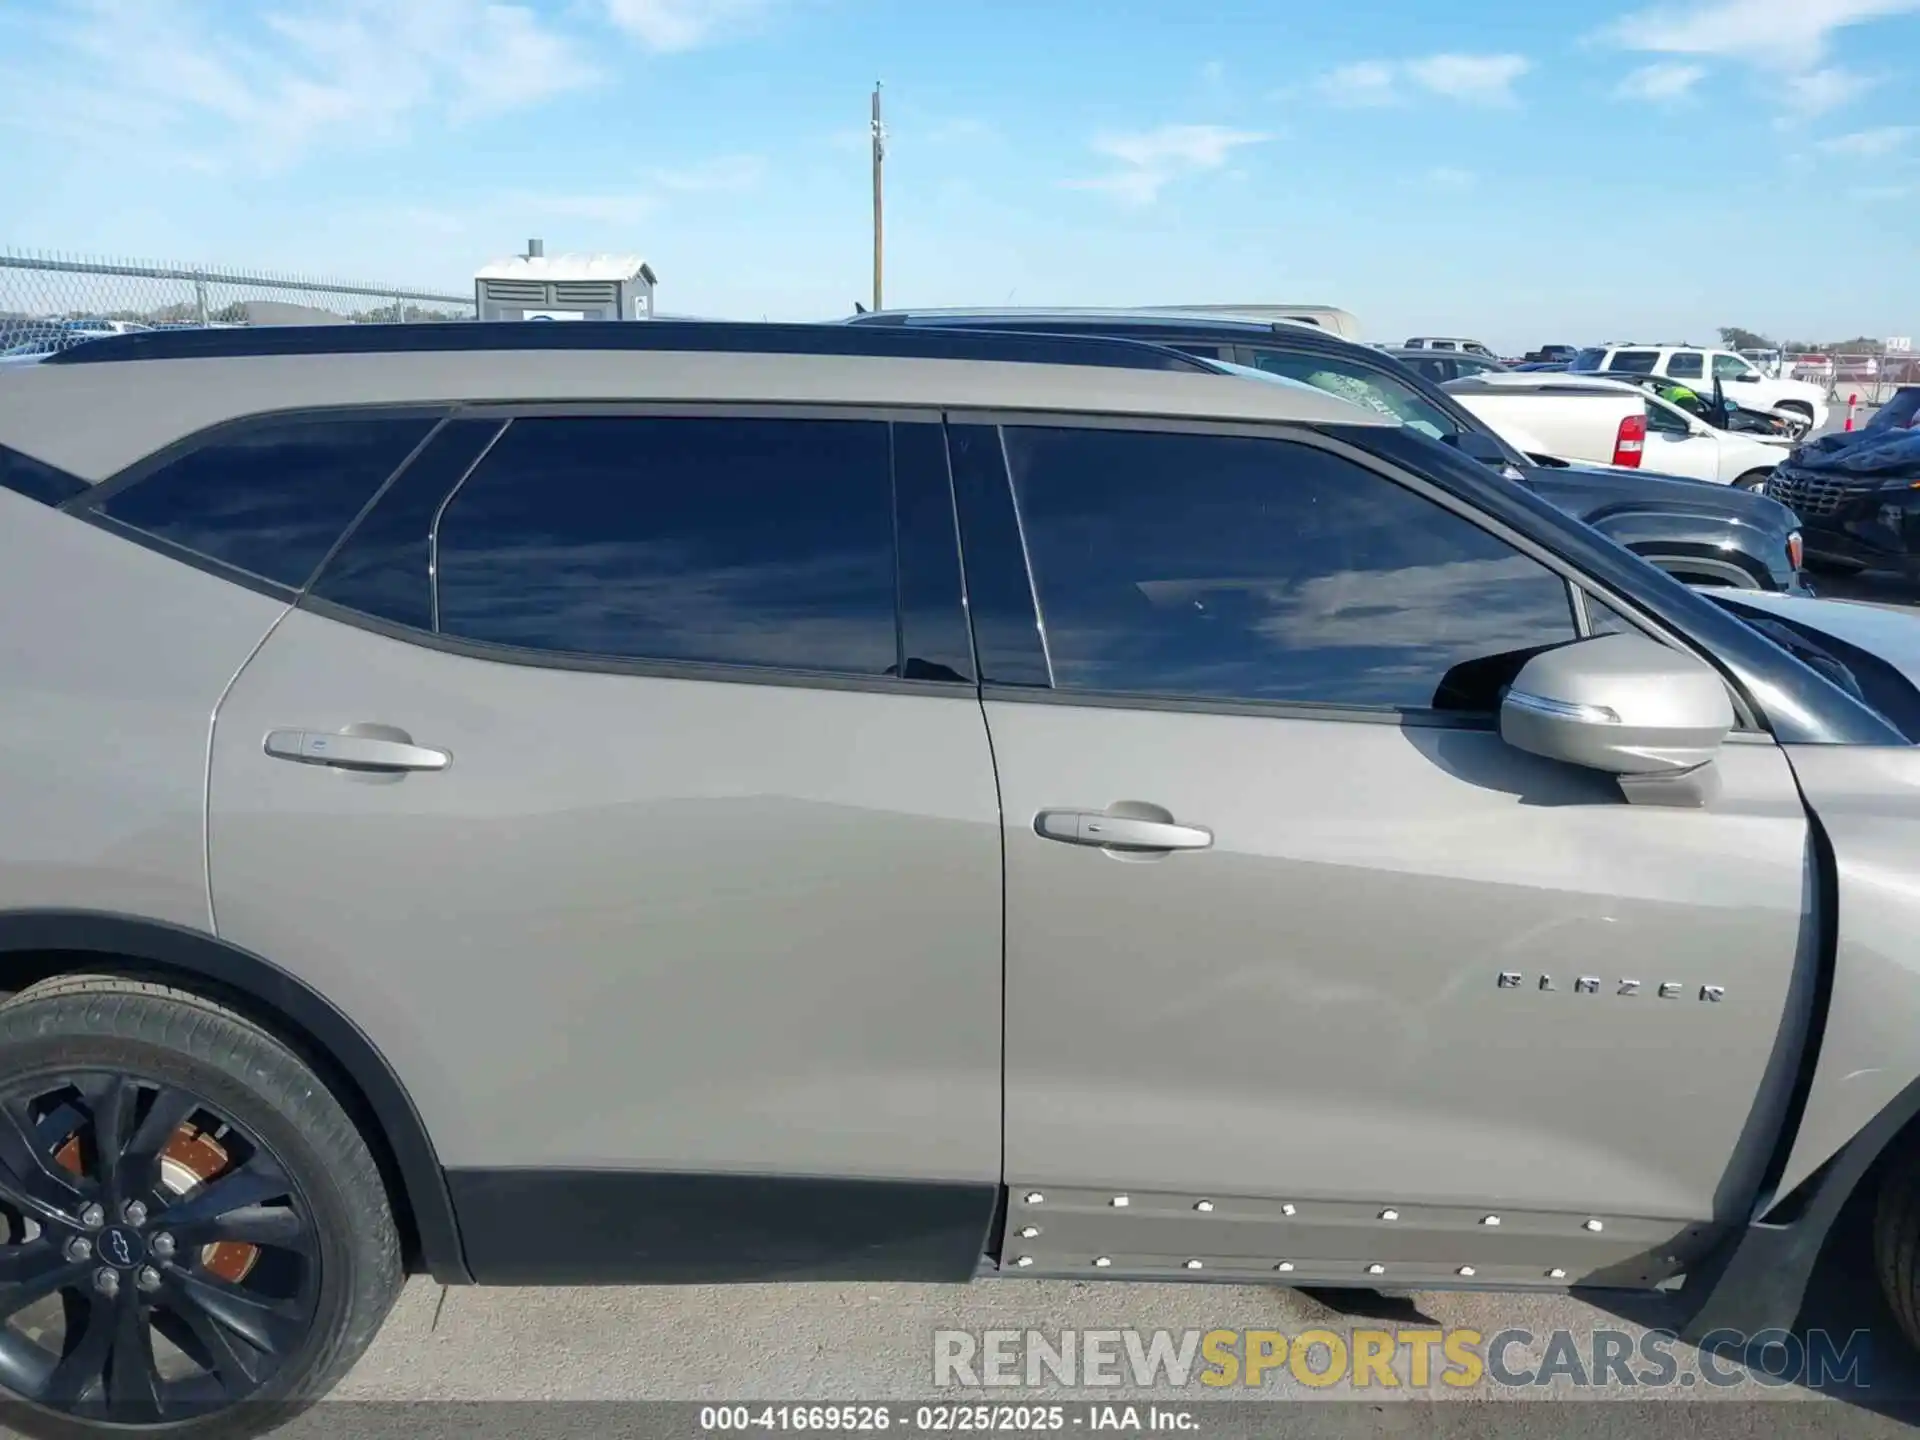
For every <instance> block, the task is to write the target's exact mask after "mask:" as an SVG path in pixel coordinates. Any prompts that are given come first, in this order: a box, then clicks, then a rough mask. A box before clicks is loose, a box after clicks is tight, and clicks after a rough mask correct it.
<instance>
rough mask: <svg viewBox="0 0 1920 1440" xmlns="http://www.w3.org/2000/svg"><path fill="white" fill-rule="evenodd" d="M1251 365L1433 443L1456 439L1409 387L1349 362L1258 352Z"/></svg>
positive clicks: (1456, 431)
mask: <svg viewBox="0 0 1920 1440" xmlns="http://www.w3.org/2000/svg"><path fill="white" fill-rule="evenodd" d="M1253 363H1254V364H1255V365H1256V366H1258V367H1259V368H1260V369H1262V370H1264V371H1266V372H1267V373H1268V374H1271V375H1278V376H1281V377H1282V378H1284V379H1287V380H1292V381H1295V382H1297V383H1300V384H1303V385H1311V386H1312V387H1313V388H1314V389H1316V390H1324V391H1326V392H1327V393H1328V394H1329V395H1337V396H1339V397H1340V398H1341V399H1342V400H1345V401H1348V402H1349V403H1351V404H1354V405H1359V406H1361V407H1362V408H1364V409H1368V410H1377V411H1379V412H1380V413H1381V414H1383V415H1391V416H1393V418H1394V419H1396V420H1398V421H1399V422H1400V423H1401V424H1402V425H1405V426H1407V427H1408V428H1409V429H1413V430H1418V431H1419V432H1420V433H1421V434H1422V435H1427V436H1430V437H1432V438H1433V439H1435V440H1455V439H1458V438H1459V435H1460V426H1459V425H1457V424H1456V423H1455V422H1454V420H1453V417H1452V416H1450V415H1448V414H1447V412H1446V411H1444V410H1442V409H1440V408H1439V407H1438V406H1437V405H1434V404H1432V403H1430V402H1428V401H1426V400H1424V399H1422V398H1421V397H1420V396H1419V395H1418V394H1416V393H1415V392H1414V391H1413V390H1412V389H1411V388H1410V387H1408V386H1406V385H1402V384H1400V383H1398V382H1397V381H1395V380H1393V379H1391V378H1390V377H1388V376H1386V375H1382V374H1380V373H1379V372H1377V371H1372V370H1367V369H1363V368H1362V367H1360V366H1358V365H1355V364H1353V363H1352V362H1350V361H1346V360H1337V359H1334V358H1333V357H1332V356H1327V355H1302V354H1299V353H1298V352H1288V351H1284V350H1261V351H1257V352H1256V353H1255V355H1254V358H1253ZM1236 368H1237V367H1236Z"/></svg>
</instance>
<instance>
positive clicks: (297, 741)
mask: <svg viewBox="0 0 1920 1440" xmlns="http://www.w3.org/2000/svg"><path fill="white" fill-rule="evenodd" d="M266 749H267V754H269V755H271V756H273V758H274V759H276V760H298V761H301V762H302V763H304V764H307V765H337V766H340V767H341V768H343V769H348V770H444V769H446V768H447V765H448V763H449V762H450V761H452V759H453V757H452V756H451V755H449V754H448V753H447V752H446V751H444V750H431V749H429V748H427V747H426V746H425V745H414V744H411V743H409V742H407V741H404V740H385V739H382V738H380V737H379V736H375V735H336V734H333V733H331V732H329V731H325V730H273V731H269V732H268V734H267V746H266Z"/></svg>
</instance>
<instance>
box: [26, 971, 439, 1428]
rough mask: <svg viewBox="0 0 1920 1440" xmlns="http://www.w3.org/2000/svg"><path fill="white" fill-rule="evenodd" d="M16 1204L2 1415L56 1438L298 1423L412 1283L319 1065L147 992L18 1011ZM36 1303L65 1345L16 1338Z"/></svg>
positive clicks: (91, 980)
mask: <svg viewBox="0 0 1920 1440" xmlns="http://www.w3.org/2000/svg"><path fill="white" fill-rule="evenodd" d="M149 1092H151V1093H149ZM176 1114H180V1115H181V1116H182V1118H180V1119H178V1120H176V1119H175V1118H174V1117H175V1115H176ZM117 1116H124V1121H123V1122H122V1123H115V1117H117ZM215 1122H220V1123H219V1124H216V1123H215ZM69 1132H70V1133H69ZM63 1135H64V1136H65V1137H66V1138H64V1139H63V1138H62V1137H63ZM107 1141H111V1143H103V1142H107ZM108 1155H111V1156H115V1157H117V1158H115V1159H110V1160H105V1161H104V1163H103V1157H104V1156H108ZM223 1186H225V1187H227V1188H225V1189H222V1188H221V1187H223ZM130 1197H139V1198H137V1199H136V1198H130ZM143 1206H144V1208H143ZM30 1207H31V1208H30ZM90 1209H97V1210H99V1211H100V1212H101V1213H98V1214H90V1213H88V1212H89V1210H90ZM0 1214H3V1215H5V1217H6V1234H5V1237H4V1239H5V1240H6V1241H7V1242H8V1243H5V1244H0V1316H3V1317H8V1318H0V1396H4V1404H5V1410H4V1414H3V1415H0V1418H3V1419H4V1421H5V1423H7V1424H8V1425H10V1426H12V1427H13V1428H15V1429H18V1430H21V1431H24V1432H27V1433H28V1434H32V1435H39V1436H47V1437H57V1440H77V1437H93V1436H100V1435H104V1434H108V1433H113V1434H118V1435H123V1436H124V1435H126V1434H128V1433H129V1432H131V1433H132V1434H134V1435H139V1434H142V1433H148V1434H164V1435H167V1436H170V1437H180V1440H238V1437H244V1436H250V1435H256V1434H260V1433H262V1432H263V1431H265V1430H268V1429H271V1428H273V1427H274V1426H277V1425H279V1424H282V1423H284V1422H285V1421H286V1420H288V1419H290V1418H291V1417H292V1416H293V1415H294V1414H296V1413H297V1412H298V1411H299V1410H301V1409H303V1408H305V1407H306V1406H307V1405H309V1404H311V1403H312V1402H313V1401H315V1400H318V1399H319V1398H320V1397H321V1396H322V1395H323V1394H325V1393H326V1391H327V1390H329V1389H330V1388H331V1387H332V1386H333V1385H334V1384H335V1383H336V1382H337V1381H338V1380H339V1379H340V1378H341V1377H342V1376H343V1375H345V1374H346V1372H347V1371H348V1370H349V1369H350V1368H351V1367H352V1365H353V1363H354V1362H355V1361H356V1360H358V1359H359V1357H360V1355H361V1353H362V1352H363V1351H364V1350H365V1349H366V1348H367V1345H368V1344H369V1343H370V1342H371V1341H372V1339H373V1337H374V1335H375V1334H376V1333H377V1332H378V1330H379V1328H380V1325H381V1322H382V1321H384V1320H385V1318H386V1315H387V1312H388V1310H389V1309H391V1308H392V1305H393V1302H394V1300H395V1298H396V1297H397V1296H398V1294H399V1290H400V1285H401V1283H402V1278H403V1277H402V1274H401V1263H400V1244H399V1236H398V1233H397V1231H396V1228H395V1225H394V1220H393V1214H392V1210H391V1207H390V1205H389V1202H388V1198H387V1193H386V1189H385V1186H384V1185H383V1183H382V1181H381V1178H380V1173H379V1170H378V1168H377V1167H376V1165H375V1163H374V1159H373V1156H372V1154H371V1153H370V1152H369V1150H368V1147H367V1144H366V1141H365V1140H364V1139H363V1138H362V1137H361V1135H360V1133H359V1131H358V1130H357V1129H356V1127H355V1126H354V1124H353V1122H352V1121H351V1120H350V1119H349V1118H348V1116H347V1113H346V1111H345V1110H343V1109H342V1108H341V1106H340V1104H339V1102H338V1101H336V1100H335V1099H334V1097H333V1095H332V1094H331V1093H330V1092H329V1091H328V1090H327V1088H326V1086H325V1085H324V1084H323V1083H322V1082H321V1081H320V1079H319V1078H318V1077H317V1076H316V1075H315V1074H314V1072H313V1071H312V1070H311V1069H310V1068H309V1067H308V1066H307V1064H306V1063H305V1062H304V1061H302V1060H301V1059H300V1058H299V1057H298V1056H297V1055H295V1054H294V1053H293V1051H292V1050H290V1049H288V1048H287V1047H286V1046H285V1045H283V1044H282V1043H281V1042H280V1041H278V1040H277V1039H275V1038H274V1037H273V1036H272V1035H270V1034H268V1033H267V1032H266V1031H265V1030H263V1029H261V1028H260V1027H258V1026H257V1025H255V1024H253V1023H252V1022H251V1021H249V1020H246V1019H244V1018H242V1017H241V1016H239V1015H236V1014H234V1013H233V1012H232V1011H230V1010H228V1009H226V1008H224V1007H223V1006H221V1005H218V1004H216V1003H214V1002H213V1001H211V1000H208V999H206V998H205V997H203V996H199V995H195V994H191V993H189V992H187V991H183V990H176V989H173V988H171V987H169V986H166V985H160V984H153V983H148V982H143V981H137V980H128V979H122V978H116V977H111V976H101V975H82V976H67V977H61V978H58V979H54V980H49V981H46V982H44V983H42V984H39V985H35V986H32V987H31V988H29V989H27V990H23V991H21V992H20V993H19V994H18V995H15V996H14V997H12V998H11V999H10V1000H8V1001H7V1002H6V1003H5V1004H3V1005H0ZM42 1218H45V1223H44V1224H40V1223H39V1222H40V1220H41V1219H42ZM36 1224H38V1225H39V1229H38V1233H37V1234H34V1233H32V1232H33V1231H34V1228H35V1226H36ZM175 1231H179V1232H180V1234H179V1236H178V1238H175V1236H174V1233H173V1232H175ZM83 1244H84V1245H85V1247H86V1248H85V1249H81V1248H79V1247H80V1246H82V1245H83ZM76 1257H77V1258H78V1260H79V1261H80V1263H78V1264H74V1263H72V1262H73V1261H74V1260H75V1259H76ZM109 1273H111V1274H113V1275H115V1276H116V1277H117V1279H116V1280H115V1281H113V1282H112V1283H111V1284H109V1282H108V1281H107V1280H106V1279H105V1278H104V1277H105V1276H106V1275H107V1274H109ZM49 1276H52V1277H53V1280H52V1282H51V1283H50V1281H49ZM29 1292H44V1297H43V1298H40V1299H32V1298H28V1299H26V1300H24V1301H23V1299H22V1297H26V1296H28V1295H29ZM36 1307H41V1308H47V1307H53V1308H52V1313H53V1314H54V1315H55V1316H56V1317H57V1318H59V1319H60V1320H61V1325H60V1330H61V1332H62V1333H61V1338H60V1340H59V1341H58V1342H57V1344H49V1343H47V1342H45V1340H44V1336H45V1329H44V1328H43V1329H42V1330H41V1331H40V1332H39V1336H38V1338H35V1337H34V1336H32V1335H30V1334H29V1333H28V1331H27V1329H26V1328H25V1327H24V1326H21V1327H16V1326H15V1325H14V1322H13V1318H11V1317H15V1316H17V1315H21V1314H26V1315H31V1314H32V1313H33V1311H34V1309H35V1308H36ZM129 1315H132V1316H133V1317H134V1318H133V1319H131V1320H130V1319H128V1318H127V1317H128V1316H129ZM42 1325H43V1327H44V1325H45V1322H44V1321H43V1322H42ZM141 1336H144V1337H145V1338H144V1340H143V1339H141V1338H140V1337H141ZM250 1337H251V1338H250ZM162 1340H164V1341H165V1342H166V1344H165V1346H164V1347H163V1346H162V1345H160V1344H159V1342H160V1341H162ZM48 1359H51V1360H52V1362H53V1364H52V1366H51V1368H48V1367H47V1366H46V1364H45V1362H46V1361H47V1360H48ZM169 1366H171V1367H172V1370H173V1372H174V1373H172V1374H168V1373H167V1371H168V1368H169Z"/></svg>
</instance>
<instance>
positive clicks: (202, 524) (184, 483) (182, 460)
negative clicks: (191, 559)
mask: <svg viewBox="0 0 1920 1440" xmlns="http://www.w3.org/2000/svg"><path fill="white" fill-rule="evenodd" d="M433 424H434V422H433V420H432V419H430V418H424V417H412V418H404V419H403V418H398V417H393V418H386V417H381V418H375V417H366V416H352V417H349V416H341V417H327V418H307V419H299V420H279V421H267V422H262V423H258V424H249V425H245V426H241V427H236V428H234V429H232V430H229V431H225V432H215V433H213V434H210V435H208V436H207V437H206V438H205V439H204V440H203V442H202V443H200V444H198V445H195V446H194V447H193V448H192V449H190V450H188V451H187V452H186V453H185V454H182V455H180V456H178V457H176V458H173V459H170V460H167V461H165V462H163V463H162V464H161V465H160V466H159V467H158V468H157V469H155V470H153V471H152V472H151V473H149V474H147V475H145V476H144V477H142V478H140V479H138V480H136V481H134V482H133V483H132V484H130V485H128V486H127V487H126V488H124V489H115V490H113V491H112V492H110V493H109V494H107V495H106V496H105V498H104V499H103V500H102V501H101V504H100V506H99V508H100V511H101V513H102V514H104V515H106V516H108V517H109V518H110V519H113V520H116V521H118V522H120V523H121V524H123V525H127V526H130V527H132V528H133V529H135V530H138V531H140V532H142V533H143V534H147V535H152V536H154V537H156V538H157V539H160V540H165V541H168V542H169V543H171V544H174V545H178V546H180V547H182V548H183V549H186V550H189V551H192V552H193V553H194V554H196V555H203V556H206V557H207V558H208V559H212V560H218V561H221V562H223V563H224V564H227V565H231V566H234V567H235V568H236V569H239V570H244V571H246V572H248V573H249V574H252V575H257V576H260V577H261V578H263V579H266V580H272V581H276V582H278V583H279V584H282V585H286V586H289V587H292V588H295V589H297V588H299V587H300V586H302V585H305V584H306V583H307V580H308V578H309V577H310V576H312V574H313V572H314V569H315V567H316V566H318V565H319V563H320V562H321V560H322V559H324V558H325V556H326V553H327V551H328V550H330V549H332V548H333V545H334V542H335V541H337V540H338V539H339V538H340V536H341V535H342V534H343V533H345V531H346V528H347V526H348V525H350V524H352V522H353V519H354V517H355V516H356V515H358V514H359V513H360V511H361V509H362V508H363V507H364V506H365V505H366V503H367V502H368V501H369V500H371V499H372V498H373V497H374V494H375V493H376V492H377V491H378V490H379V488H380V486H381V485H382V484H383V483H384V482H385V481H386V479H387V478H388V476H390V475H392V474H393V472H394V471H395V470H396V469H398V468H399V466H400V465H401V463H402V462H404V461H405V460H406V458H407V456H408V455H410V454H411V453H412V452H413V450H414V449H415V447H417V446H418V445H419V443H420V442H421V441H422V440H424V439H425V438H426V437H427V433H428V431H430V430H431V429H432V428H433Z"/></svg>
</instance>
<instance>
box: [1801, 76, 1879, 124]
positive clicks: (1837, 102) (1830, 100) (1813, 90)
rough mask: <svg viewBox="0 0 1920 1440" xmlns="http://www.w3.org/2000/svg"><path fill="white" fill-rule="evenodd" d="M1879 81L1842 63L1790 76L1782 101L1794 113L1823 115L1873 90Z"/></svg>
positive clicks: (1808, 116) (1805, 115)
mask: <svg viewBox="0 0 1920 1440" xmlns="http://www.w3.org/2000/svg"><path fill="white" fill-rule="evenodd" d="M1877 83H1878V82H1877V81H1875V80H1873V79H1871V78H1869V77H1868V76H1865V75H1861V74H1858V73H1856V72H1854V71H1852V70H1848V69H1846V68H1845V67H1844V66H1841V65H1828V66H1826V67H1825V68H1823V69H1820V70H1809V71H1807V72H1805V73H1804V74H1800V75H1789V76H1787V77H1786V79H1785V81H1784V82H1783V84H1782V87H1781V92H1780V100H1781V103H1782V104H1783V105H1785V106H1786V108H1787V109H1788V110H1789V111H1791V112H1792V113H1793V114H1795V115H1798V116H1801V117H1803V118H1811V117H1812V116H1815V115H1824V114H1826V113H1827V112H1828V111H1829V110H1837V109H1839V108H1840V107H1841V106H1842V105H1845V104H1846V103H1847V102H1848V101H1850V100H1852V99H1854V98H1856V97H1857V96H1859V95H1862V94H1864V93H1865V92H1866V91H1868V90H1871V89H1872V88H1873V87H1874V85H1875V84H1877Z"/></svg>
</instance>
